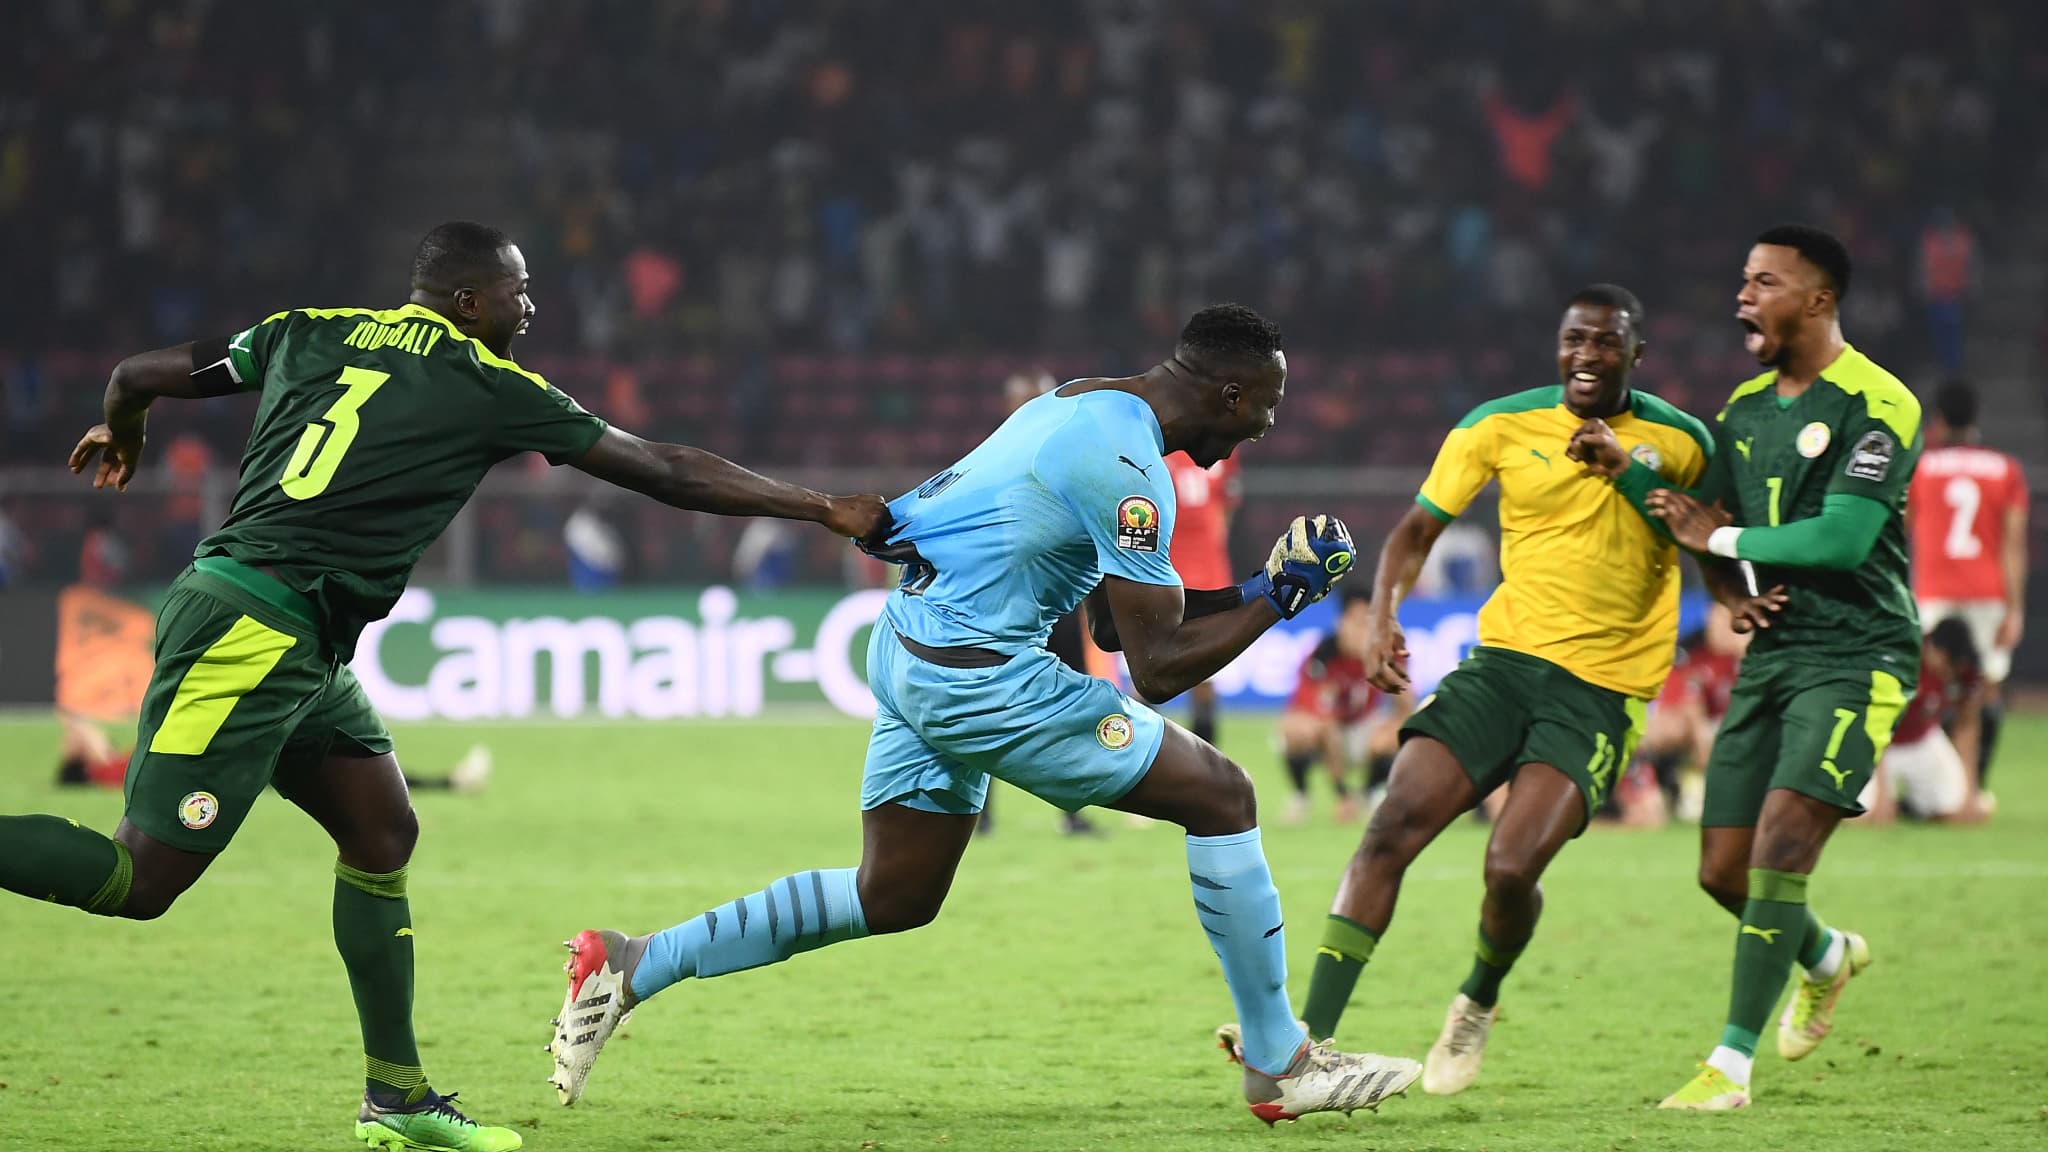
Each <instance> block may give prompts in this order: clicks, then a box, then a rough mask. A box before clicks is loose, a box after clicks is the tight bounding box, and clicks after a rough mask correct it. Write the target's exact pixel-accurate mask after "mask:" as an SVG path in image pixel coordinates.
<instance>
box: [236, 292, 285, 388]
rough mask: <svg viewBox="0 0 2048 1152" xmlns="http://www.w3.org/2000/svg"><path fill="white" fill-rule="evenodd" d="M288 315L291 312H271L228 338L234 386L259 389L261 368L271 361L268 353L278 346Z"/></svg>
mask: <svg viewBox="0 0 2048 1152" xmlns="http://www.w3.org/2000/svg"><path fill="white" fill-rule="evenodd" d="M290 318H291V313H290V312H278V313H274V314H272V315H271V316H269V317H268V318H266V319H265V320H264V321H263V322H262V323H260V324H252V325H250V326H249V327H247V328H245V329H243V330H242V331H240V332H237V333H235V334H234V335H233V336H230V337H228V368H229V369H230V370H231V371H232V372H233V374H234V378H235V385H236V387H238V388H240V389H241V390H242V391H244V392H258V391H261V390H262V388H263V369H264V367H265V366H266V365H268V364H269V363H270V354H271V352H272V351H274V350H275V349H276V348H277V342H278V340H279V338H281V337H282V336H283V335H284V330H285V325H286V322H287V321H288V320H290Z"/></svg>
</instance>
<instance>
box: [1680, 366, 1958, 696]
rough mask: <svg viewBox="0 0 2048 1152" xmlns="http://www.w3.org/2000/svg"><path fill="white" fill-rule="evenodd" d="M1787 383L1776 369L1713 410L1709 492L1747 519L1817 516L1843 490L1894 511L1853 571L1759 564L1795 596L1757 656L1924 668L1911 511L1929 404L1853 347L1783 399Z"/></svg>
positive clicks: (1762, 584)
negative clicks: (1910, 551)
mask: <svg viewBox="0 0 2048 1152" xmlns="http://www.w3.org/2000/svg"><path fill="white" fill-rule="evenodd" d="M1777 382H1778V374H1777V373H1776V372H1775V371H1772V372H1766V373H1764V374H1763V375H1761V376H1758V377H1756V378H1755V379H1753V380H1749V381H1746V382H1744V383H1743V384H1742V385H1741V386H1740V387H1738V388H1736V389H1735V392H1734V394H1733V395H1731V396H1730V397H1729V398H1728V403H1727V406H1726V407H1724V408H1722V409H1721V414H1720V415H1719V416H1718V417H1716V418H1715V422H1714V439H1715V449H1716V452H1715V459H1714V463H1715V465H1716V467H1714V468H1712V469H1710V470H1709V474H1708V477H1707V479H1706V481H1705V482H1704V483H1703V484H1702V493H1703V495H1705V496H1706V498H1707V499H1709V500H1712V499H1715V498H1717V497H1718V498H1720V499H1722V500H1723V501H1725V503H1726V506H1727V508H1728V510H1729V511H1730V512H1731V513H1733V514H1734V516H1735V523H1736V524H1737V525H1738V526H1741V527H1745V528H1747V527H1757V526H1769V525H1776V524H1789V523H1791V522H1792V521H1794V520H1805V519H1808V518H1809V517H1814V516H1818V515H1820V514H1821V510H1822V508H1823V506H1824V505H1825V504H1826V502H1827V499H1828V497H1829V496H1837V495H1844V494H1846V495H1851V496H1861V497H1865V498H1867V499H1871V500H1875V501H1878V502H1879V503H1881V504H1883V505H1884V506H1885V507H1886V508H1887V509H1888V510H1889V511H1890V515H1889V516H1887V517H1886V518H1885V522H1884V528H1883V529H1882V530H1881V531H1880V532H1879V534H1878V537H1877V544H1876V545H1875V546H1874V547H1873V548H1872V549H1871V551H1870V555H1869V557H1868V558H1867V559H1865V560H1864V561H1863V563H1861V564H1859V565H1857V566H1856V567H1855V568H1852V569H1849V570H1847V571H1832V570H1827V569H1821V568H1795V567H1790V566H1783V567H1779V566H1771V565H1764V564H1759V565H1756V569H1757V572H1756V580H1757V587H1758V590H1759V591H1764V590H1768V589H1769V588H1771V587H1772V586H1773V585H1778V584H1782V585H1784V586H1785V591H1786V593H1787V595H1788V596H1789V602H1788V603H1787V604H1786V606H1785V609H1784V611H1783V612H1782V613H1781V614H1780V615H1779V617H1778V619H1777V620H1776V621H1775V622H1774V623H1773V624H1772V625H1771V627H1770V628H1768V629H1765V630H1763V631H1760V632H1758V633H1757V634H1756V637H1755V639H1754V640H1753V641H1752V642H1751V643H1750V648H1749V652H1750V655H1751V657H1757V658H1769V657H1773V656H1776V657H1779V658H1783V659H1789V660H1794V661H1800V662H1807V663H1827V664H1853V665H1856V666H1858V667H1875V668H1881V669H1906V670H1911V669H1915V668H1918V667H1919V661H1920V625H1919V616H1918V613H1917V611H1916V609H1915V608H1914V605H1913V593H1912V580H1911V577H1910V575H1909V573H1908V570H1907V552H1906V532H1905V521H1904V515H1905V510H1906V486H1907V484H1908V482H1909V481H1911V480H1912V478H1913V468H1914V466H1915V465H1916V464H1917V463H1918V462H1919V459H1920V402H1919V400H1917V399H1916V398H1914V396H1913V393H1912V392H1911V391H1910V390H1909V389H1907V387H1906V386H1905V385H1904V384H1901V383H1900V382H1899V380H1898V378H1897V377H1895V376H1893V375H1892V374H1891V373H1889V372H1887V371H1885V370H1884V369H1882V368H1880V367H1878V366H1877V364H1876V363H1875V362H1873V361H1872V360H1871V359H1870V358H1869V357H1868V356H1865V355H1863V353H1861V352H1858V351H1856V349H1854V348H1847V349H1846V350H1845V351H1843V353H1842V354H1841V355H1840V356H1839V357H1837V358H1836V359H1835V361H1834V363H1832V364H1829V365H1828V366H1827V368H1825V369H1824V370H1822V372H1821V374H1820V378H1819V379H1818V380H1815V381H1814V382H1813V386H1812V387H1810V388H1808V389H1807V390H1806V391H1805V392H1804V393H1801V394H1800V395H1799V396H1798V397H1796V398H1794V399H1792V400H1789V401H1787V400H1784V399H1782V398H1780V397H1779V395H1778V390H1777V387H1776V385H1777ZM1715 473H1720V475H1718V476H1717V475H1715ZM1873 662H1874V663H1873ZM1895 674H1896V673H1895ZM1909 682H1910V679H1909Z"/></svg>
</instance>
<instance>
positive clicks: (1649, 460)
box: [1628, 444, 1664, 472]
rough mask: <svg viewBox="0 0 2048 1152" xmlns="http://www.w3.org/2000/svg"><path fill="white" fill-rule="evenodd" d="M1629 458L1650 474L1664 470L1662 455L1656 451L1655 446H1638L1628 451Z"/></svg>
mask: <svg viewBox="0 0 2048 1152" xmlns="http://www.w3.org/2000/svg"><path fill="white" fill-rule="evenodd" d="M1628 454H1629V458H1630V459H1632V460H1634V461H1636V462H1637V463H1638V464H1641V465H1642V466H1643V467H1645V468H1648V469H1649V470H1650V471H1652V472H1661V471H1663V469H1664V455H1663V453H1660V452H1658V451H1657V446H1656V445H1655V444H1638V445H1636V446H1635V447H1633V448H1631V449H1629V450H1628Z"/></svg>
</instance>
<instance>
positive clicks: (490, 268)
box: [412, 220, 533, 356]
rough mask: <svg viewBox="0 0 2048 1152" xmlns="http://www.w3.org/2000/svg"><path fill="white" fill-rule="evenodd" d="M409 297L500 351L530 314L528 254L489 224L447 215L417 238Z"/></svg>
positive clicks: (523, 327)
mask: <svg viewBox="0 0 2048 1152" xmlns="http://www.w3.org/2000/svg"><path fill="white" fill-rule="evenodd" d="M412 302H413V303H414V304H418V305H420V306H421V307H424V308H431V309H433V310H434V311H436V312H439V313H440V314H441V315H443V316H446V317H447V318H448V319H449V320H451V321H453V322H454V324H455V326H456V328H458V329H460V330H461V331H462V332H463V333H465V334H467V335H468V336H470V337H471V338H473V339H475V340H477V341H478V342H480V343H481V344H482V345H483V346H484V347H485V348H488V349H490V350H491V351H492V352H493V353H495V354H497V355H499V356H510V355H511V354H512V353H511V349H512V338H513V337H515V336H517V335H519V334H520V333H521V332H524V331H526V325H527V323H528V322H529V321H531V320H532V319H533V301H532V300H531V299H530V298H529V297H528V296H527V280H526V257H525V256H524V255H523V254H521V252H520V251H519V246H518V245H516V244H514V243H512V238H511V237H510V236H507V235H505V234H504V233H503V232H501V231H499V230H498V229H496V228H493V227H491V226H490V225H488V224H477V223H473V222H471V221H468V220H451V221H449V222H448V223H446V224H443V225H441V226H440V227H438V228H435V229H434V230H433V231H432V232H429V233H427V234H426V236H425V237H424V238H422V239H421V240H420V247H419V251H417V252H415V253H413V258H412Z"/></svg>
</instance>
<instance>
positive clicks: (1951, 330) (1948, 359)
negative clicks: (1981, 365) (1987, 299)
mask: <svg viewBox="0 0 2048 1152" xmlns="http://www.w3.org/2000/svg"><path fill="white" fill-rule="evenodd" d="M1976 284H1977V237H1976V235H1975V234H1974V233H1972V232H1971V231H1970V229H1969V227H1968V226H1967V225H1965V224H1964V223H1963V222H1962V221H1961V220H1958V219H1957V218H1956V214H1955V210H1954V209H1952V208H1948V207H1943V208H1940V209H1937V210H1936V212H1935V214H1934V219H1933V220H1932V221H1930V222H1929V223H1928V225H1927V228H1926V230H1925V231H1923V232H1921V233H1920V299H1921V302H1922V303H1923V304H1924V305H1925V306H1926V308H1927V334H1928V336H1929V337H1930V338H1931V339H1932V340H1933V342H1934V359H1935V361H1936V363H1938V364H1940V365H1941V370H1942V372H1943V374H1945V375H1949V376H1955V375H1958V374H1960V373H1961V372H1962V370H1963V302H1964V299H1965V298H1966V297H1968V296H1969V295H1970V293H1971V292H1972V291H1973V290H1974V289H1975V288H1976Z"/></svg>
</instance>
